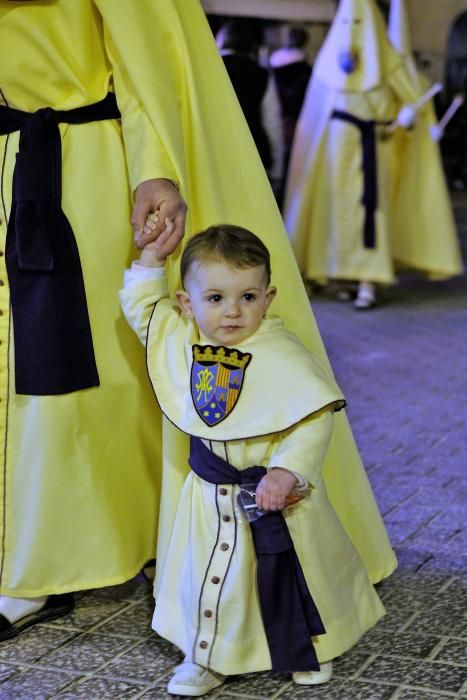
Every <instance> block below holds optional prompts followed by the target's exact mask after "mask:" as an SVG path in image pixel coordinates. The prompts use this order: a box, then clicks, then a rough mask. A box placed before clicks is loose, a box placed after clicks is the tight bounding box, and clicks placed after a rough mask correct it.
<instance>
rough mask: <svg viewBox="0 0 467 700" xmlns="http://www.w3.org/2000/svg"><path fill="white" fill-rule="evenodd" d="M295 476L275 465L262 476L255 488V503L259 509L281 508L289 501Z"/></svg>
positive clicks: (295, 481)
mask: <svg viewBox="0 0 467 700" xmlns="http://www.w3.org/2000/svg"><path fill="white" fill-rule="evenodd" d="M296 484H297V478H296V477H295V476H294V475H293V474H292V472H289V471H288V470H287V469H282V468H281V467H276V468H275V469H271V470H270V471H269V472H268V473H267V474H265V475H264V476H263V478H262V479H261V481H260V482H259V484H258V486H257V488H256V505H257V506H258V508H259V509H260V510H266V511H268V510H282V509H283V508H285V506H286V505H288V504H289V503H290V495H291V493H292V491H293V490H294V488H295V486H296Z"/></svg>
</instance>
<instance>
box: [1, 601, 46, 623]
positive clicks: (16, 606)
mask: <svg viewBox="0 0 467 700" xmlns="http://www.w3.org/2000/svg"><path fill="white" fill-rule="evenodd" d="M47 598H48V596H46V595H43V596H40V597H39V598H9V597H8V596H6V595H2V596H0V613H1V614H2V615H4V617H6V619H7V620H8V621H9V622H17V620H20V619H21V618H22V617H26V615H32V614H34V613H36V612H39V610H40V609H41V608H42V607H43V606H44V605H45V602H46V600H47Z"/></svg>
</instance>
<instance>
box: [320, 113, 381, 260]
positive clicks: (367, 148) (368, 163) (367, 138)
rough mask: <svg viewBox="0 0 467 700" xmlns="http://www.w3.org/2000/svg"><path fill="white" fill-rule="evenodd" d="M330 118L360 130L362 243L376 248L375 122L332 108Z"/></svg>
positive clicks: (376, 180) (366, 246)
mask: <svg viewBox="0 0 467 700" xmlns="http://www.w3.org/2000/svg"><path fill="white" fill-rule="evenodd" d="M331 119H341V120H342V121H345V122H349V124H353V125H354V126H355V127H357V129H359V131H360V137H361V142H362V151H363V162H362V169H363V196H362V200H361V201H362V204H363V206H364V209H365V223H364V229H363V245H364V247H365V248H376V226H375V213H376V210H377V208H378V169H377V164H376V143H375V122H374V121H373V120H369V121H365V120H363V119H359V118H358V117H355V116H354V115H353V114H349V113H348V112H341V111H340V110H334V111H333V113H332V114H331Z"/></svg>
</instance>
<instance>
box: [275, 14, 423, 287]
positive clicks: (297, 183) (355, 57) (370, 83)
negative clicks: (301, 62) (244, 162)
mask: <svg viewBox="0 0 467 700" xmlns="http://www.w3.org/2000/svg"><path fill="white" fill-rule="evenodd" d="M417 95H418V91H417V89H416V88H415V87H414V85H413V82H412V81H411V79H410V76H409V75H408V74H407V71H406V69H405V67H404V64H403V61H402V59H401V58H400V57H399V56H398V54H397V53H396V51H395V50H394V49H393V47H392V46H391V45H390V43H389V41H388V38H387V36H386V26H385V24H384V20H383V18H382V16H381V14H380V12H379V10H378V8H377V7H376V4H375V2H374V0H341V2H340V4H339V7H338V10H337V13H336V16H335V18H334V21H333V23H332V25H331V28H330V31H329V33H328V35H327V37H326V39H325V41H324V44H323V46H322V48H321V50H320V52H319V54H318V57H317V59H316V62H315V67H314V70H313V74H312V78H311V81H310V85H309V88H308V91H307V95H306V98H305V103H304V107H303V109H302V113H301V116H300V119H299V123H298V128H297V131H296V136H295V143H294V148H293V152H292V159H291V165H290V170H289V179H288V185H287V194H286V206H285V221H286V226H287V229H288V231H289V235H290V239H291V242H292V246H293V249H294V252H295V255H296V258H297V261H298V264H299V267H300V270H301V272H302V274H303V275H304V276H305V277H306V278H309V279H313V280H318V281H325V280H328V279H337V280H358V281H359V282H363V283H365V282H366V283H375V282H380V283H390V282H392V281H393V280H394V269H393V261H392V251H391V221H390V212H391V205H392V203H391V201H390V195H391V191H392V187H391V173H392V141H391V138H390V137H388V136H387V133H386V131H387V127H388V125H390V124H391V123H392V122H393V121H394V120H396V118H397V117H398V113H399V112H400V110H401V108H402V106H403V105H404V104H405V103H412V102H414V101H415V100H416V98H417Z"/></svg>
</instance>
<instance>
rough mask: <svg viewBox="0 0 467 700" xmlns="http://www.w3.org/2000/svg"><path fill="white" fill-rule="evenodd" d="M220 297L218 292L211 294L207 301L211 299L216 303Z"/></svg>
mask: <svg viewBox="0 0 467 700" xmlns="http://www.w3.org/2000/svg"><path fill="white" fill-rule="evenodd" d="M221 299H222V297H221V295H220V294H211V296H210V297H208V301H212V302H214V303H215V304H217V303H218V302H219V301H220V300H221Z"/></svg>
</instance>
